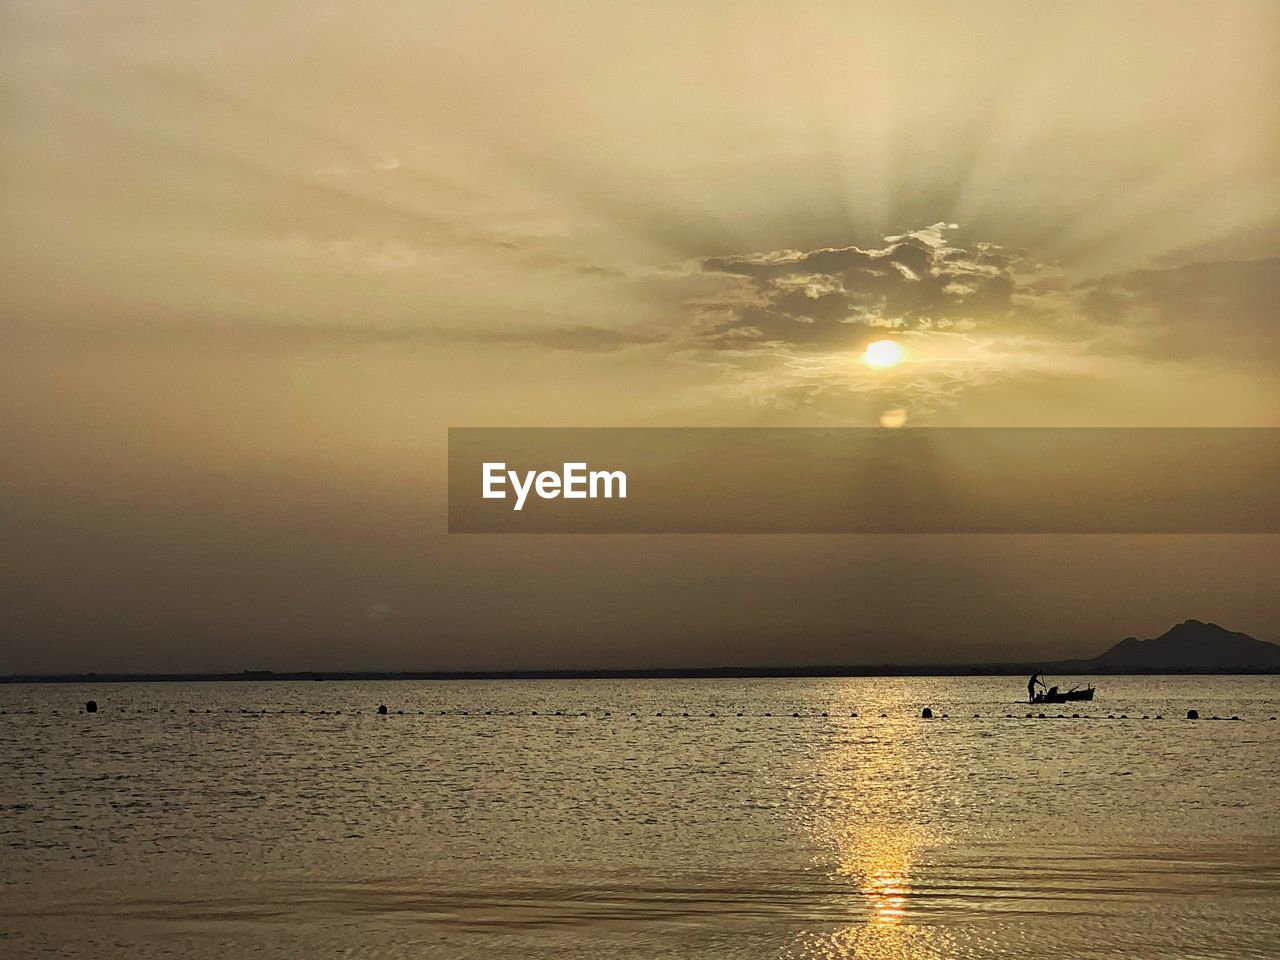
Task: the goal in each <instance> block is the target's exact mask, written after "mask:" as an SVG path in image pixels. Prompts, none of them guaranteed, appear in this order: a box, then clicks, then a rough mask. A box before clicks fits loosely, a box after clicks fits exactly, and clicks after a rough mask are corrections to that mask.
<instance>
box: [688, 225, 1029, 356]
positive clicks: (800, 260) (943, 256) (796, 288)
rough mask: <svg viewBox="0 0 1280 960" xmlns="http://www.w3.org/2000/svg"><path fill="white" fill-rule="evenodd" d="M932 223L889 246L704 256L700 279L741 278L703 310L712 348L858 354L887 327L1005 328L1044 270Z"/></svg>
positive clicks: (703, 305)
mask: <svg viewBox="0 0 1280 960" xmlns="http://www.w3.org/2000/svg"><path fill="white" fill-rule="evenodd" d="M954 229H956V225H955V224H947V223H935V224H932V225H930V226H928V227H925V228H923V229H920V230H915V231H912V232H910V233H905V234H901V235H898V236H890V237H886V238H885V244H886V245H885V246H883V247H880V248H863V247H857V246H849V247H831V248H823V249H819V250H811V251H807V252H806V251H797V250H781V251H775V252H771V253H761V254H751V255H747V256H721V257H707V258H704V259H703V260H701V261H700V264H699V265H700V268H701V269H702V270H703V271H706V272H709V273H714V274H721V275H724V276H726V277H732V278H742V281H741V283H740V284H739V285H738V286H737V287H736V289H733V290H732V291H731V292H730V293H729V295H727V296H724V297H721V298H719V299H715V298H712V299H709V300H707V301H705V302H703V303H701V304H698V305H697V306H698V311H699V320H700V323H699V326H700V327H701V331H700V333H701V338H702V340H703V341H704V343H705V344H706V345H708V346H710V347H713V348H715V347H719V348H731V349H742V348H743V347H744V346H747V345H749V344H751V343H752V342H754V343H756V344H759V345H768V346H774V347H776V346H779V345H789V346H793V347H797V348H806V349H824V348H832V347H838V346H852V345H855V344H857V343H859V342H861V341H863V340H865V339H866V337H867V336H868V335H870V334H872V333H874V332H880V333H883V332H884V329H885V328H889V329H897V330H965V329H971V328H972V327H973V326H974V325H976V324H978V323H983V322H993V321H1006V320H1008V319H1009V317H1010V315H1011V314H1012V313H1013V312H1014V311H1015V310H1017V309H1018V308H1019V306H1020V304H1019V303H1018V300H1017V296H1018V295H1019V294H1022V295H1024V296H1025V293H1026V289H1025V288H1026V287H1027V285H1028V284H1029V283H1031V282H1033V281H1034V280H1035V279H1037V278H1038V276H1039V274H1041V273H1043V272H1044V267H1043V265H1041V264H1038V263H1036V262H1034V261H1031V260H1029V259H1028V258H1027V257H1026V256H1025V255H1021V254H1014V253H1010V252H1007V251H1005V250H1004V249H1003V248H1001V247H1000V246H998V245H996V244H992V243H978V244H975V245H974V246H972V247H970V248H967V249H966V248H964V247H957V246H952V245H951V244H949V243H948V242H947V236H946V234H947V231H950V230H954Z"/></svg>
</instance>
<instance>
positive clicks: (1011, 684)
mask: <svg viewBox="0 0 1280 960" xmlns="http://www.w3.org/2000/svg"><path fill="white" fill-rule="evenodd" d="M1050 682H1054V683H1063V681H1062V680H1060V679H1052V680H1051V681H1050ZM1086 682H1093V683H1094V684H1095V685H1096V687H1097V697H1096V699H1095V700H1094V701H1093V702H1092V703H1070V704H1066V705H1063V706H1049V707H1041V706H1028V705H1027V704H1026V703H1025V694H1026V687H1025V679H1023V678H1018V677H963V678H957V677H909V678H893V677H875V678H871V677H868V678H853V679H843V678H822V679H714V680H707V679H696V680H694V679H689V680H671V679H662V680H642V679H635V680H529V681H510V680H494V681H479V680H468V681H440V682H426V681H424V682H418V681H386V682H383V681H379V682H364V681H351V682H348V681H322V682H313V681H304V682H263V683H258V682H249V681H244V682H232V683H211V682H209V683H128V684H123V683H121V684H117V683H101V684H74V685H73V684H33V685H19V684H10V685H3V686H0V711H3V712H0V956H3V957H5V958H10V960H12V958H27V957H32V958H45V957H60V958H104V957H127V958H151V957H191V958H215V957H217V958H221V957H228V958H308V960H313V958H330V957H339V958H342V957H361V958H366V957H367V958H423V957H446V958H454V957H457V958H484V960H492V958H499V957H500V958H553V957H554V958H558V960H564V958H570V960H573V958H583V960H586V958H591V960H609V958H638V957H664V958H666V957H698V958H704V957H705V958H740V957H741V958H745V957H779V958H837V957H857V958H871V960H916V958H969V957H978V958H987V957H989V958H1001V960H1018V958H1036V960H1043V958H1044V957H1055V958H1098V960H1102V958H1108V960H1110V958H1122V957H1123V958H1148V957H1150V958H1155V957H1158V958H1161V960H1171V958H1196V960H1206V958H1232V960H1241V958H1267V960H1274V958H1276V957H1277V956H1280V720H1276V719H1275V718H1276V717H1277V716H1280V678H1276V677H1261V676H1250V677H1244V676H1239V677H1237V676H1223V677H1164V676H1152V677H1145V676H1133V677H1097V678H1092V680H1091V678H1084V677H1073V678H1070V683H1086ZM1065 685H1069V684H1066V683H1064V686H1065ZM89 699H93V700H96V701H97V704H98V706H99V710H98V712H96V713H87V712H85V710H84V704H85V702H86V701H88V700H89ZM380 705H385V706H386V707H387V713H386V715H380V714H379V713H378V712H377V711H378V707H379V706H380ZM925 707H928V708H930V710H931V711H932V713H933V718H932V719H923V718H922V711H923V709H924V708H925ZM1192 709H1194V710H1197V711H1198V712H1199V715H1200V719H1198V720H1189V719H1187V711H1188V710H1192ZM1028 713H1030V714H1031V715H1030V716H1028ZM1042 713H1043V714H1044V716H1043V717H1041V716H1040V714H1042Z"/></svg>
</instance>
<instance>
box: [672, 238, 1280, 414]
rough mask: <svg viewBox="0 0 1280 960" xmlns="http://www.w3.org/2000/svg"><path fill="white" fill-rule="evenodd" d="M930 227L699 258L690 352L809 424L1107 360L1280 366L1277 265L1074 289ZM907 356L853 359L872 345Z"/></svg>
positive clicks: (1112, 280)
mask: <svg viewBox="0 0 1280 960" xmlns="http://www.w3.org/2000/svg"><path fill="white" fill-rule="evenodd" d="M956 229H957V227H956V225H955V224H950V223H935V224H931V225H930V226H927V227H924V228H922V229H918V230H913V231H910V232H907V233H902V234H899V235H895V236H888V237H885V238H884V245H883V246H879V247H859V246H847V247H825V248H821V249H815V250H808V251H805V250H790V249H788V250H776V251H768V252H763V253H751V254H743V255H731V256H715V257H706V258H702V259H701V260H698V261H696V262H695V264H694V265H693V268H692V269H694V270H696V271H698V272H699V273H701V274H702V275H703V276H712V277H719V278H721V280H722V281H723V285H722V286H721V287H720V288H719V289H718V290H715V291H712V292H710V293H706V294H704V295H702V296H700V297H698V298H696V299H694V300H692V301H691V302H690V303H689V304H688V309H689V311H690V314H689V320H688V324H689V326H688V330H687V336H686V337H685V338H684V343H685V344H686V345H687V347H688V352H689V354H690V355H692V356H694V357H695V358H696V359H698V360H700V361H701V362H704V363H708V364H711V365H714V366H716V367H718V368H719V369H720V370H721V371H722V380H723V382H724V385H725V386H726V388H727V389H728V390H729V391H730V393H731V395H733V396H734V397H736V399H738V400H740V401H745V402H748V403H751V404H753V405H763V406H768V407H773V408H776V409H784V410H798V409H804V410H807V411H810V412H811V413H813V414H815V415H825V414H827V413H831V414H833V415H835V416H843V415H845V414H851V415H854V416H857V417H865V416H866V415H867V413H868V411H874V414H875V416H876V417H878V416H879V415H880V414H881V413H883V412H884V410H886V409H892V410H902V411H904V412H905V414H904V415H907V416H910V417H911V418H912V419H913V420H916V419H918V416H919V414H921V413H928V412H931V411H938V410H940V409H942V408H945V407H949V406H954V405H955V404H957V403H959V402H960V401H961V400H962V399H963V397H964V396H965V394H966V393H967V392H968V391H970V390H972V389H974V388H977V387H985V386H989V385H992V384H994V383H998V382H1001V381H1006V380H1018V381H1019V382H1023V383H1031V382H1034V381H1035V380H1036V379H1037V378H1049V379H1053V378H1062V377H1068V378H1074V379H1076V380H1081V379H1084V380H1088V379H1089V378H1091V377H1098V378H1105V377H1114V376H1115V370H1116V368H1115V363H1117V362H1123V363H1124V364H1125V365H1127V368H1128V369H1129V370H1131V371H1137V370H1138V369H1140V368H1141V367H1143V366H1144V365H1147V366H1150V365H1153V364H1168V363H1193V362H1201V361H1205V360H1212V361H1215V362H1224V363H1231V364H1235V365H1239V366H1242V367H1243V366H1245V365H1249V364H1257V363H1258V362H1260V361H1261V362H1265V363H1273V362H1274V360H1275V358H1276V357H1278V356H1280V323H1278V322H1277V320H1276V315H1275V306H1274V305H1275V304H1276V303H1280V260H1259V261H1235V262H1218V263H1198V264H1191V265H1187V266H1181V267H1177V268H1172V269H1165V270H1140V271H1133V272H1129V273H1124V274H1117V275H1112V276H1105V277H1099V278H1094V279H1086V280H1077V281H1071V280H1069V279H1068V278H1067V276H1066V274H1065V273H1064V271H1063V270H1062V269H1060V268H1059V267H1057V266H1056V265H1055V264H1053V263H1051V262H1049V261H1047V260H1045V259H1041V258H1040V257H1038V256H1037V255H1036V254H1035V253H1033V252H1031V251H1026V250H1011V249H1007V248H1005V247H1002V246H1000V245H998V244H995V243H990V242H973V243H969V244H967V245H962V244H960V243H957V242H954V241H953V239H952V238H953V236H954V233H953V231H955V230H956ZM885 336H891V337H894V338H896V339H899V340H900V341H902V342H903V343H904V344H905V345H906V346H907V347H908V349H909V351H910V352H911V353H912V354H913V357H914V361H913V362H912V363H911V364H909V365H907V366H906V367H904V368H903V369H902V370H901V371H894V372H892V373H890V374H883V373H877V372H872V371H867V370H865V369H863V368H862V367H861V365H860V364H858V363H857V362H856V361H855V359H854V358H855V357H856V355H857V353H858V352H860V351H861V349H862V348H863V346H864V345H865V344H866V343H867V342H868V341H870V340H872V339H877V338H881V337H885Z"/></svg>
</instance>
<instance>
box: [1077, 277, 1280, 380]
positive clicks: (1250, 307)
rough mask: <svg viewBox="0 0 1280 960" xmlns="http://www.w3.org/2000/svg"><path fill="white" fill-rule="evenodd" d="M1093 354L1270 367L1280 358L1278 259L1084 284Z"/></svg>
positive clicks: (1083, 305)
mask: <svg viewBox="0 0 1280 960" xmlns="http://www.w3.org/2000/svg"><path fill="white" fill-rule="evenodd" d="M1078 294H1079V297H1080V301H1081V309H1082V312H1083V313H1084V315H1085V317H1086V318H1087V319H1088V320H1089V321H1090V322H1092V323H1093V324H1094V325H1095V326H1096V327H1097V328H1099V330H1100V331H1101V332H1102V334H1104V335H1103V336H1102V337H1101V338H1100V341H1099V343H1098V345H1097V348H1098V350H1099V352H1116V351H1119V350H1128V351H1131V352H1135V353H1139V354H1141V355H1145V356H1150V357H1154V358H1161V359H1167V360H1186V359H1191V358H1214V359H1219V360H1235V361H1257V360H1261V361H1264V362H1274V361H1275V360H1276V359H1277V358H1278V357H1280V317H1278V316H1277V306H1276V305H1277V304H1280V259H1270V260H1244V261H1219V262H1214V263H1193V264H1188V265H1186V266H1181V267H1175V268H1172V269H1168V270H1137V271H1133V272H1131V273H1125V274H1119V275H1114V276H1107V277H1103V278H1100V279H1098V280H1096V281H1092V282H1090V283H1088V284H1083V285H1081V287H1080V288H1079V291H1078Z"/></svg>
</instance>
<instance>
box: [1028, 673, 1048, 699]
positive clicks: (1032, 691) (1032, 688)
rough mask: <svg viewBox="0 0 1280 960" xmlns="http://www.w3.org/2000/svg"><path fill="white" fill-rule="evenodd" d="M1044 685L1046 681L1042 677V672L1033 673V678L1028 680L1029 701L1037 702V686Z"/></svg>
mask: <svg viewBox="0 0 1280 960" xmlns="http://www.w3.org/2000/svg"><path fill="white" fill-rule="evenodd" d="M1037 686H1041V687H1043V686H1044V681H1043V680H1041V679H1040V674H1038V673H1033V674H1032V675H1031V679H1030V680H1028V681H1027V703H1035V702H1036V687H1037Z"/></svg>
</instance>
